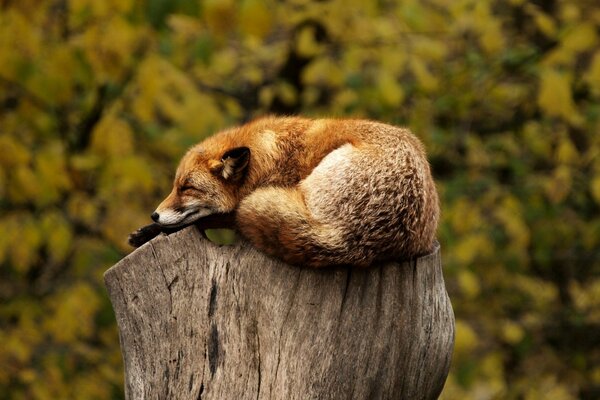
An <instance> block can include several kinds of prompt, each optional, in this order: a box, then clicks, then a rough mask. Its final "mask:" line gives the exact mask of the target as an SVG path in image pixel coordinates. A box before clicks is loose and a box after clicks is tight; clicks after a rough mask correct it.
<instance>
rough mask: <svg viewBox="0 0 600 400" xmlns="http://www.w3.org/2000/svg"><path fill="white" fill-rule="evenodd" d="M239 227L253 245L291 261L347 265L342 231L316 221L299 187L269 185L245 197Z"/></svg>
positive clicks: (319, 264) (305, 263) (313, 264)
mask: <svg viewBox="0 0 600 400" xmlns="http://www.w3.org/2000/svg"><path fill="white" fill-rule="evenodd" d="M236 219H237V226H238V229H239V230H240V232H241V233H242V234H243V235H244V236H245V237H246V238H247V239H248V240H249V241H250V242H252V244H253V245H254V246H255V247H257V248H259V249H260V250H262V251H264V252H265V253H267V254H269V255H272V256H275V257H277V258H280V259H282V260H284V261H285V262H287V263H289V264H294V265H305V266H310V267H322V266H326V265H336V264H337V265H339V264H346V263H347V262H348V260H345V259H344V254H345V251H344V248H343V247H344V246H343V241H342V240H341V234H340V232H339V230H337V229H335V228H334V227H332V226H330V225H328V224H324V223H322V222H320V221H319V220H317V219H316V218H315V216H314V215H313V214H312V213H311V211H310V210H309V208H308V207H307V205H306V203H305V200H304V196H303V193H302V191H301V188H300V187H298V186H297V187H291V188H281V187H267V188H261V189H258V190H256V191H254V192H253V193H252V194H250V195H249V196H247V197H246V198H244V199H243V200H242V202H241V203H240V205H239V208H238V210H237V216H236Z"/></svg>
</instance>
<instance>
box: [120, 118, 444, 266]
mask: <svg viewBox="0 0 600 400" xmlns="http://www.w3.org/2000/svg"><path fill="white" fill-rule="evenodd" d="M439 214H440V211H439V200H438V194H437V191H436V188H435V184H434V182H433V179H432V176H431V172H430V168H429V164H428V162H427V158H426V155H425V151H424V148H423V145H422V144H421V142H420V141H419V139H417V138H416V137H415V136H414V135H413V134H412V133H411V132H410V131H409V130H407V129H403V128H398V127H394V126H391V125H387V124H384V123H380V122H374V121H367V120H358V119H307V118H301V117H264V118H260V119H257V120H255V121H252V122H250V123H248V124H246V125H242V126H240V127H236V128H233V129H229V130H225V131H222V132H220V133H218V134H216V135H214V136H212V137H209V138H207V139H206V140H204V141H203V142H201V143H199V144H197V145H196V146H194V147H192V148H191V149H190V150H189V151H188V152H187V153H186V154H185V156H184V157H183V159H182V160H181V162H180V164H179V167H178V169H177V172H176V175H175V180H174V184H173V190H172V191H171V193H170V194H169V195H168V196H167V198H166V199H165V200H164V201H163V202H162V203H160V205H159V206H158V208H157V209H156V211H155V212H154V213H153V214H152V219H153V220H154V221H155V222H156V224H154V225H153V226H149V227H145V228H142V229H141V230H138V231H136V232H134V233H133V234H132V235H131V236H130V243H132V244H133V245H140V244H141V243H143V242H145V241H147V240H149V239H151V238H152V237H154V236H156V235H157V234H158V233H159V231H174V230H177V229H181V228H182V227H184V226H187V225H189V224H191V223H201V222H202V221H203V220H211V218H212V221H213V223H212V226H211V227H216V226H219V225H221V227H230V228H235V229H237V230H238V231H239V232H240V233H241V234H242V235H243V236H244V237H245V238H246V239H248V240H249V241H250V242H251V243H252V244H253V245H254V246H256V247H257V248H258V249H260V250H262V251H264V252H265V253H267V254H269V255H271V256H274V257H277V258H280V259H281V260H283V261H285V262H287V263H290V264H295V265H306V266H311V267H323V266H328V265H357V266H368V265H371V264H373V263H374V262H377V261H386V260H397V259H407V258H412V257H415V256H418V255H421V254H424V253H427V252H429V251H430V250H431V249H432V247H433V242H434V240H435V234H436V229H437V224H438V219H439ZM221 215H223V216H230V218H225V217H223V222H222V224H219V222H218V221H219V218H220V217H219V216H221ZM215 216H216V217H215ZM215 221H216V223H215ZM232 221H233V225H234V226H230V225H229V224H230V223H231V222H232Z"/></svg>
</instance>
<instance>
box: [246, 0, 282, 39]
mask: <svg viewBox="0 0 600 400" xmlns="http://www.w3.org/2000/svg"><path fill="white" fill-rule="evenodd" d="M267 4H269V2H266V1H263V0H244V1H243V2H242V5H241V7H240V27H241V29H242V31H243V32H245V33H247V34H250V35H253V36H257V37H259V38H261V39H262V38H263V37H265V36H266V35H267V34H268V33H269V32H270V31H271V27H272V25H273V16H274V14H273V10H269V9H268V8H267ZM269 5H270V6H271V7H273V6H275V5H274V4H269Z"/></svg>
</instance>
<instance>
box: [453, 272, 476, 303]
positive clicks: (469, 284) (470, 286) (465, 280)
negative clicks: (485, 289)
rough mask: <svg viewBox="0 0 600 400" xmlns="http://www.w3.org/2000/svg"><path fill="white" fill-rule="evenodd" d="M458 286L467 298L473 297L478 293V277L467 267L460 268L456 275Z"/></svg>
mask: <svg viewBox="0 0 600 400" xmlns="http://www.w3.org/2000/svg"><path fill="white" fill-rule="evenodd" d="M457 282H458V286H459V287H460V290H461V292H462V293H463V295H464V296H465V298H466V299H467V300H469V299H474V298H475V297H477V296H478V295H479V292H480V287H479V279H477V276H476V275H475V274H474V273H472V272H471V271H469V270H468V269H465V268H463V269H461V270H460V271H459V273H458V276H457Z"/></svg>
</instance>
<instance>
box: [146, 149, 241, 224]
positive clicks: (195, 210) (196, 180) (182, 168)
mask: <svg viewBox="0 0 600 400" xmlns="http://www.w3.org/2000/svg"><path fill="white" fill-rule="evenodd" d="M249 160H250V149H248V148H247V147H236V148H233V149H230V150H228V151H226V152H225V153H223V154H222V155H221V157H220V158H218V159H216V158H212V157H209V156H208V155H207V154H206V152H204V151H202V149H199V148H192V149H191V150H190V151H188V152H187V153H186V155H185V156H184V157H183V158H182V160H181V162H180V163H179V167H178V168H177V172H176V174H175V180H174V181H173V190H171V193H170V194H169V195H168V196H167V198H166V199H164V200H163V202H162V203H160V204H159V206H158V207H157V208H156V210H155V211H154V212H153V213H152V216H151V217H152V219H153V220H154V222H156V223H158V224H159V225H162V226H165V227H172V228H176V227H180V226H183V225H188V224H190V223H192V222H195V221H196V220H198V219H200V218H202V217H206V216H207V215H211V214H216V213H227V212H231V211H233V210H234V209H235V208H236V207H237V204H238V200H237V193H236V192H237V187H238V186H239V184H240V182H241V180H242V179H243V178H244V175H245V173H246V169H247V167H248V163H249Z"/></svg>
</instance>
